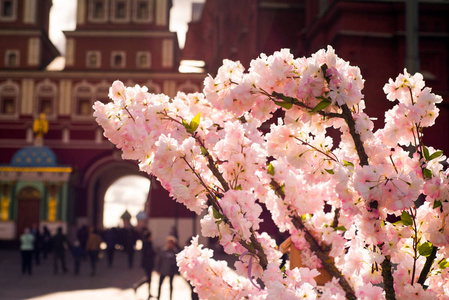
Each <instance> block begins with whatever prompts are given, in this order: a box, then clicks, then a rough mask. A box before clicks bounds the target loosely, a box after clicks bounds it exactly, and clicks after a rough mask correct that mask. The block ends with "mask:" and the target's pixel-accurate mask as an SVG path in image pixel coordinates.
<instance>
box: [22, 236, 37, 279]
mask: <svg viewBox="0 0 449 300" xmlns="http://www.w3.org/2000/svg"><path fill="white" fill-rule="evenodd" d="M33 244H34V236H33V234H32V233H31V232H30V229H29V228H28V227H27V228H25V229H24V230H23V234H22V235H21V236H20V254H21V256H22V274H25V273H28V275H31V273H32V266H33V249H34V246H33Z"/></svg>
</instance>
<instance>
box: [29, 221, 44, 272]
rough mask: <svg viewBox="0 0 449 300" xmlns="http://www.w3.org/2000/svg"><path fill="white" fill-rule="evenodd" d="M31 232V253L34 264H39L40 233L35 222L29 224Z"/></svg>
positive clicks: (40, 249)
mask: <svg viewBox="0 0 449 300" xmlns="http://www.w3.org/2000/svg"><path fill="white" fill-rule="evenodd" d="M31 234H32V235H33V236H34V242H33V248H34V249H33V254H34V260H35V262H36V265H40V263H41V251H42V235H41V233H40V231H39V226H38V225H37V224H36V223H33V225H32V226H31Z"/></svg>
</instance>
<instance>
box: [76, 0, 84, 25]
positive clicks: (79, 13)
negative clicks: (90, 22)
mask: <svg viewBox="0 0 449 300" xmlns="http://www.w3.org/2000/svg"><path fill="white" fill-rule="evenodd" d="M85 23H86V0H78V3H77V7H76V24H78V25H83V24H85Z"/></svg>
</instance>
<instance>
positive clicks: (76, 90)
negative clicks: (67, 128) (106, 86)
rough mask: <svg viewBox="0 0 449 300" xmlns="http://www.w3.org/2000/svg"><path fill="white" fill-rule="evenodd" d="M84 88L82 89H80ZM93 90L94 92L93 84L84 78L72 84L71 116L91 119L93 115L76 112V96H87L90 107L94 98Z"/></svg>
mask: <svg viewBox="0 0 449 300" xmlns="http://www.w3.org/2000/svg"><path fill="white" fill-rule="evenodd" d="M80 89H84V90H80ZM94 92H95V86H94V85H93V84H92V83H89V82H87V81H86V80H83V81H81V82H79V83H77V84H75V85H74V86H73V89H72V95H73V98H72V99H73V101H72V114H71V116H72V118H75V119H79V120H92V118H93V115H92V114H87V115H84V114H80V113H79V112H78V104H79V103H78V102H79V101H78V100H79V99H78V98H80V97H82V98H83V99H86V98H88V99H89V101H90V103H89V108H90V107H92V104H93V100H94Z"/></svg>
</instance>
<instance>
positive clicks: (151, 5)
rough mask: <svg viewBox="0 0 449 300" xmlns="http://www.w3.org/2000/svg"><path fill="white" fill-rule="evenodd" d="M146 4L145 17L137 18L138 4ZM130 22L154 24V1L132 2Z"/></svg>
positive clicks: (138, 0) (134, 0)
mask: <svg viewBox="0 0 449 300" xmlns="http://www.w3.org/2000/svg"><path fill="white" fill-rule="evenodd" d="M145 2H146V3H147V10H148V11H147V14H148V15H147V17H146V18H139V4H140V3H145ZM132 11H133V13H132V20H133V22H134V23H152V22H154V0H133V9H132Z"/></svg>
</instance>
